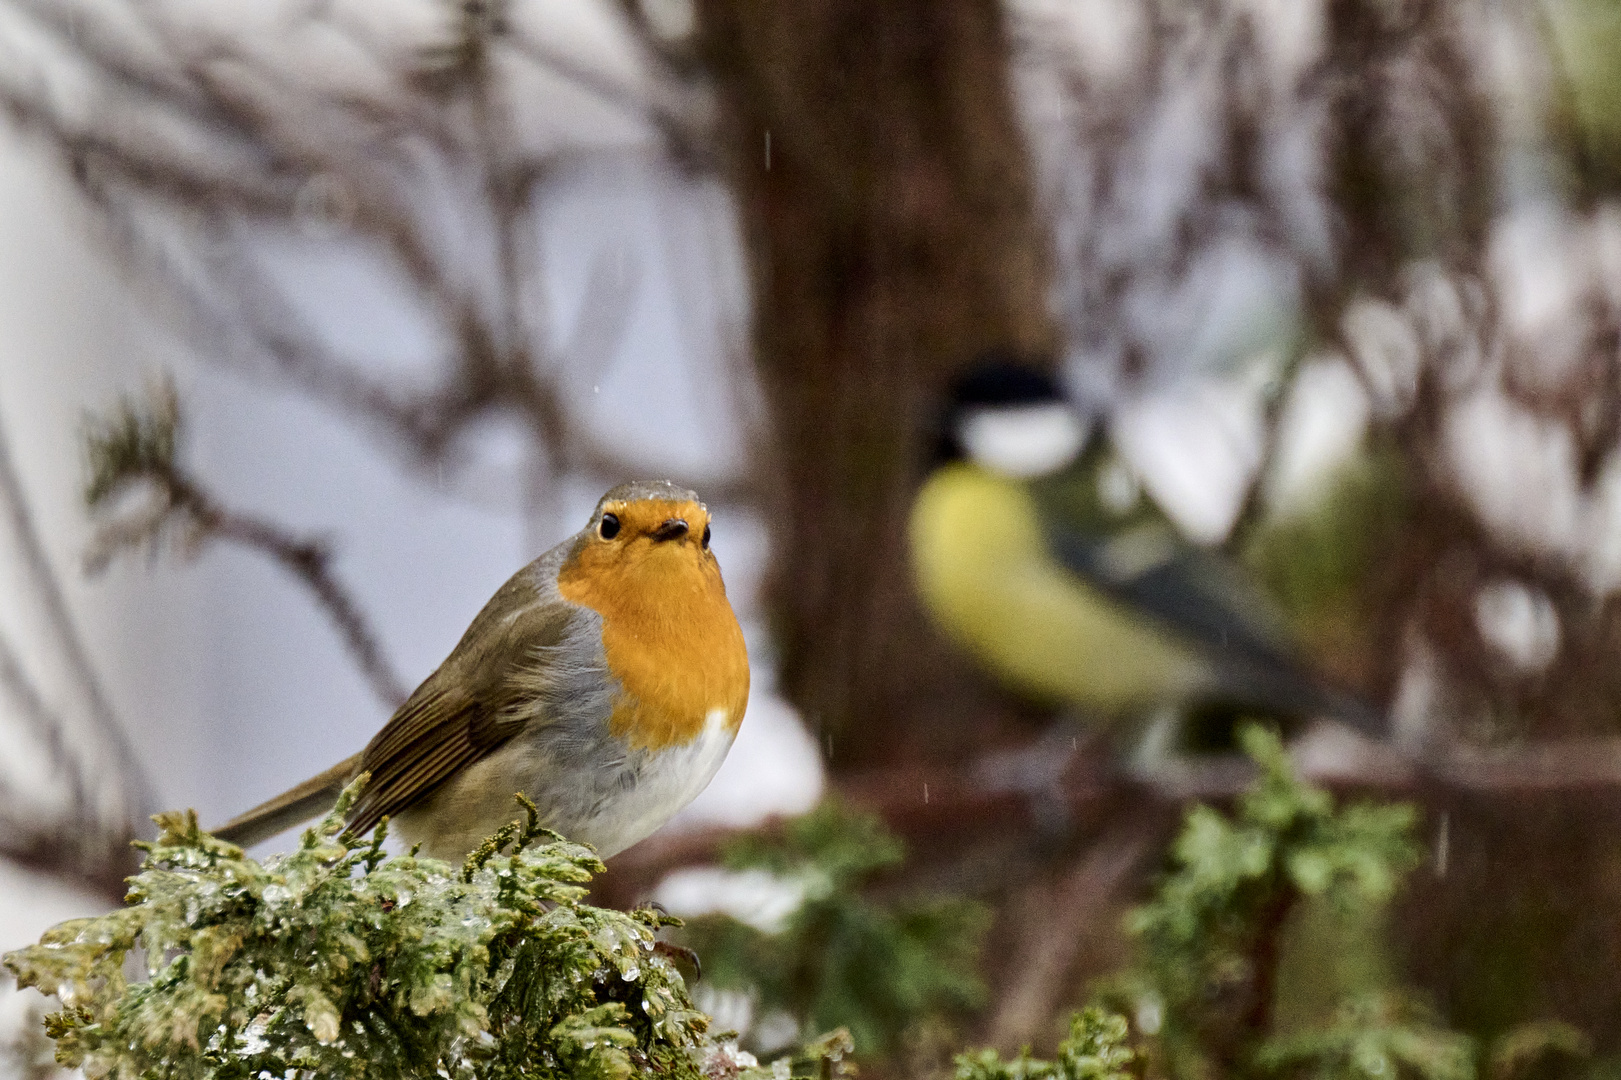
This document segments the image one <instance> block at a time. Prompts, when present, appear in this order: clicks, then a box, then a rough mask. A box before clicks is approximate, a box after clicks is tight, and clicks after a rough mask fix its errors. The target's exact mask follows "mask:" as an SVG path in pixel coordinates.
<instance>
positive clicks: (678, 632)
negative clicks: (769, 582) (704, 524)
mask: <svg viewBox="0 0 1621 1080" xmlns="http://www.w3.org/2000/svg"><path fill="white" fill-rule="evenodd" d="M682 509H683V507H682V506H681V504H671V509H670V512H671V513H674V514H679V513H680V512H681V510H682ZM696 509H697V508H696V507H693V510H696ZM557 587H558V591H559V592H560V593H561V594H562V596H563V598H564V599H565V600H569V601H571V602H573V603H576V604H582V605H584V606H586V607H589V608H591V609H592V610H594V611H596V612H597V613H598V614H599V615H601V616H602V647H603V652H604V654H605V656H606V659H607V662H608V668H609V670H610V671H611V672H612V673H613V675H614V677H615V678H616V679H617V680H618V681H619V685H620V688H621V692H620V694H619V697H618V699H617V700H616V701H615V704H614V710H613V713H612V715H611V716H610V718H609V721H608V723H609V729H610V731H611V732H612V733H613V734H614V736H615V737H617V738H620V739H623V740H624V741H625V742H626V743H627V744H628V745H629V746H630V747H631V748H633V749H645V750H653V751H658V750H666V749H670V748H672V747H677V746H684V745H686V744H688V743H690V742H692V741H693V740H694V739H696V738H698V736H699V735H701V734H702V733H703V731H704V729H705V728H706V726H710V725H716V726H724V727H726V728H727V730H728V734H735V733H736V731H737V727H738V725H739V724H741V723H742V721H743V712H744V709H745V708H746V707H747V705H748V698H749V658H748V650H747V648H746V646H745V645H744V643H743V631H742V629H741V628H740V627H739V626H738V624H737V617H736V616H735V615H734V614H733V613H732V606H731V604H730V602H728V600H727V599H726V586H725V584H724V582H722V580H721V575H720V567H719V565H718V564H717V563H716V562H715V559H714V556H713V555H711V554H710V552H709V551H708V550H707V549H704V548H702V547H700V545H699V543H698V541H697V539H696V538H690V539H683V540H673V541H653V540H645V541H637V543H636V546H635V548H634V549H631V550H627V551H623V552H620V553H618V554H617V555H615V556H612V557H610V556H609V554H608V553H607V552H605V551H603V550H602V549H601V548H598V547H595V546H592V545H586V546H584V547H582V548H580V549H577V550H576V552H575V553H574V554H573V555H572V556H571V557H570V558H569V560H568V561H567V562H565V563H564V564H563V567H562V568H561V570H560V571H559V573H558V577H557Z"/></svg>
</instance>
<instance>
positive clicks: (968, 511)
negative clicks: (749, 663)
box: [910, 357, 1385, 736]
mask: <svg viewBox="0 0 1621 1080" xmlns="http://www.w3.org/2000/svg"><path fill="white" fill-rule="evenodd" d="M1088 434H1089V433H1088V430H1087V424H1086V423H1084V422H1083V421H1082V419H1081V417H1080V416H1078V415H1077V414H1076V412H1075V410H1074V409H1073V408H1072V407H1071V406H1070V404H1069V403H1068V402H1067V401H1066V400H1065V399H1064V397H1063V395H1062V393H1061V392H1060V390H1059V387H1058V385H1057V383H1056V382H1054V381H1053V380H1052V379H1051V378H1049V377H1048V376H1046V375H1045V374H1042V373H1041V372H1039V371H1037V370H1036V369H1034V368H1033V367H1031V366H1029V365H1028V364H1025V363H1021V362H1018V361H1016V360H1012V359H1009V358H1005V357H995V358H989V359H987V360H986V361H985V362H983V363H982V364H981V365H980V366H979V367H977V368H976V369H974V370H973V371H971V372H970V373H969V374H968V375H967V376H965V377H964V378H963V379H962V380H961V381H960V382H959V383H958V384H957V385H956V387H955V388H954V390H953V392H952V395H951V400H950V403H949V407H948V410H947V412H946V419H945V423H944V430H943V432H942V440H941V444H940V452H939V455H938V456H939V459H940V460H939V462H938V465H937V467H936V468H935V469H934V470H933V471H932V472H931V474H930V475H929V477H928V478H927V480H926V481H925V482H924V484H923V486H922V488H921V489H920V491H919V492H918V494H917V497H916V500H915V501H914V503H913V507H912V513H911V521H910V550H911V557H912V566H913V572H914V578H915V581H916V585H917V589H918V593H919V595H920V597H921V598H922V600H923V603H924V607H925V608H926V610H927V611H928V612H929V614H930V615H931V616H932V618H933V619H934V621H935V622H936V624H937V625H938V626H939V627H940V629H941V630H942V631H943V632H944V634H945V635H946V636H947V637H948V638H950V639H952V640H954V641H955V642H957V643H958V644H959V645H960V646H961V647H962V648H963V649H964V650H965V651H966V652H968V653H969V654H971V655H973V656H974V657H975V658H976V659H978V660H979V661H980V662H981V663H983V664H984V665H985V667H986V668H987V669H988V670H989V671H991V672H992V673H993V674H995V675H997V676H999V677H1000V678H1001V680H1002V681H1003V682H1005V683H1006V684H1008V685H1009V686H1010V687H1011V688H1012V689H1015V690H1018V691H1022V692H1023V693H1025V694H1026V695H1027V696H1030V697H1033V698H1037V699H1042V700H1046V701H1049V702H1053V703H1062V704H1071V705H1078V706H1081V707H1083V708H1085V709H1087V710H1088V711H1090V712H1092V713H1094V714H1098V715H1102V716H1105V717H1118V716H1120V715H1122V714H1129V713H1133V712H1137V713H1142V712H1145V711H1148V710H1152V709H1154V708H1156V707H1161V706H1178V707H1180V706H1186V705H1203V704H1223V705H1228V706H1237V707H1239V708H1241V709H1242V708H1250V709H1259V710H1261V711H1263V712H1266V713H1268V714H1269V715H1275V716H1280V717H1299V718H1315V717H1319V716H1330V717H1333V718H1335V719H1339V720H1342V721H1345V722H1347V723H1349V724H1351V725H1352V726H1353V727H1356V728H1358V729H1360V730H1362V731H1363V732H1364V733H1366V734H1369V735H1374V736H1379V735H1381V734H1383V733H1384V730H1385V724H1384V722H1383V720H1382V718H1381V716H1380V715H1379V713H1378V712H1377V711H1376V710H1375V709H1373V708H1372V707H1370V706H1369V705H1367V704H1366V703H1364V702H1362V701H1360V700H1359V699H1357V698H1355V697H1354V696H1353V695H1350V694H1348V693H1345V692H1343V691H1340V690H1338V689H1336V688H1334V687H1331V686H1330V685H1328V684H1327V683H1326V682H1325V681H1324V680H1323V679H1321V678H1320V677H1319V676H1318V675H1317V674H1316V673H1315V672H1313V671H1311V670H1310V669H1309V668H1308V667H1307V666H1306V665H1304V664H1303V663H1302V662H1301V660H1300V658H1299V657H1298V656H1297V654H1296V652H1295V650H1294V649H1293V647H1292V643H1291V642H1290V641H1289V639H1288V636H1287V634H1286V633H1285V632H1284V630H1283V626H1282V621H1281V620H1280V619H1278V618H1276V617H1275V616H1274V615H1273V614H1272V613H1271V612H1270V611H1269V609H1268V607H1267V605H1266V603H1265V601H1264V599H1263V598H1262V597H1261V595H1260V594H1259V592H1258V590H1256V589H1255V588H1254V587H1253V586H1252V585H1250V583H1249V582H1247V581H1246V580H1245V579H1244V577H1243V575H1242V574H1240V573H1239V572H1238V571H1237V569H1236V568H1235V567H1232V566H1231V565H1229V564H1226V563H1225V562H1224V561H1222V560H1221V559H1219V558H1217V557H1216V556H1215V555H1214V554H1213V553H1210V552H1206V551H1204V550H1202V549H1199V548H1196V547H1195V546H1194V545H1192V544H1190V543H1188V542H1187V541H1185V540H1183V539H1182V538H1181V537H1180V535H1179V534H1177V533H1176V531H1175V529H1174V528H1173V527H1172V526H1171V525H1170V523H1169V521H1168V520H1166V519H1164V518H1163V516H1162V515H1158V514H1155V513H1148V512H1143V511H1141V509H1140V508H1139V510H1138V511H1137V512H1132V511H1131V510H1130V509H1129V508H1127V507H1125V506H1117V507H1116V508H1115V511H1114V512H1099V510H1098V507H1097V505H1096V503H1095V501H1094V503H1093V504H1092V505H1090V506H1082V507H1080V508H1079V511H1080V512H1075V511H1076V510H1077V507H1076V505H1075V504H1076V503H1077V500H1076V499H1074V498H1072V497H1070V498H1066V497H1065V496H1066V493H1072V492H1073V490H1074V489H1075V487H1076V486H1077V485H1076V483H1075V482H1076V480H1077V479H1078V478H1079V479H1080V480H1081V482H1082V484H1083V485H1084V486H1086V487H1089V488H1090V489H1091V490H1093V491H1096V490H1097V485H1098V478H1097V476H1096V475H1093V474H1092V473H1091V472H1089V471H1088V469H1087V467H1086V465H1087V464H1088V463H1083V465H1079V466H1078V465H1077V463H1078V462H1080V461H1081V459H1082V457H1083V451H1086V449H1087V444H1088V441H1089V440H1088Z"/></svg>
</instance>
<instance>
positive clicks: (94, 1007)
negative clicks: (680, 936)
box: [6, 787, 780, 1080]
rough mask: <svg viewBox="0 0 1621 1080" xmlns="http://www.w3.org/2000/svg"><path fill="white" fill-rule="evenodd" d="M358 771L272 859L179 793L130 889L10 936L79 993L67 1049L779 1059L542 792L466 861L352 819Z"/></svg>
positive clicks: (222, 1070) (35, 974)
mask: <svg viewBox="0 0 1621 1080" xmlns="http://www.w3.org/2000/svg"><path fill="white" fill-rule="evenodd" d="M355 790H356V789H355V788H353V787H352V788H351V789H350V791H348V792H346V793H345V797H344V799H343V800H341V801H340V802H339V805H338V807H337V808H336V809H335V810H334V811H333V813H332V814H331V815H329V816H328V817H327V818H326V819H325V821H324V822H323V823H322V824H321V825H320V826H318V827H317V828H314V829H311V830H309V831H307V832H306V833H305V834H304V837H303V841H302V843H301V844H300V845H299V847H298V849H297V850H296V851H294V852H292V853H291V854H288V855H284V856H276V857H273V858H271V859H268V860H266V861H265V862H263V863H260V862H257V861H255V860H253V859H249V858H247V857H246V856H245V855H244V854H243V852H242V851H241V850H240V849H239V848H237V847H235V846H234V845H231V844H228V843H225V842H223V841H220V840H217V839H215V838H213V837H211V836H209V835H208V834H206V833H204V832H202V831H201V830H199V829H198V827H197V821H196V817H195V815H193V814H189V813H187V814H179V813H169V814H164V815H160V816H159V819H158V822H159V826H160V835H159V837H158V839H157V840H156V841H155V842H152V843H150V844H148V845H145V847H146V859H145V862H144V865H143V866H142V869H141V871H140V873H139V874H138V875H137V876H136V877H134V878H133V879H131V887H130V893H129V903H128V904H127V905H126V906H125V907H124V908H122V909H120V910H118V911H114V912H112V913H110V914H107V915H103V916H100V917H97V918H92V919H81V920H75V921H72V922H67V923H63V924H61V925H59V926H57V927H55V928H54V929H52V930H50V931H49V932H47V933H46V935H45V936H44V938H43V939H42V940H41V942H40V943H39V944H38V945H33V946H30V947H28V948H25V949H21V950H18V951H17V952H14V953H11V954H9V955H8V956H7V957H6V964H7V966H9V967H10V968H11V969H12V970H13V971H14V972H16V974H17V976H18V978H19V980H20V981H21V982H22V983H23V984H24V985H32V986H37V987H39V988H40V989H41V990H43V991H45V992H46V993H50V994H55V995H56V997H57V999H58V1000H59V1001H60V1002H61V1003H62V1010H61V1011H60V1012H58V1013H56V1014H54V1015H53V1016H52V1017H50V1019H49V1021H48V1030H49V1033H50V1034H51V1036H52V1037H53V1038H54V1039H55V1040H56V1045H57V1054H58V1057H59V1059H60V1060H61V1061H63V1062H65V1063H68V1064H72V1065H78V1066H81V1067H82V1068H83V1069H84V1070H85V1073H86V1074H87V1075H89V1076H92V1077H100V1076H112V1077H118V1078H135V1077H160V1076H161V1077H166V1078H167V1077H176V1078H185V1077H197V1078H202V1077H222V1078H223V1077H259V1076H265V1075H269V1076H276V1077H280V1076H291V1075H318V1076H322V1077H327V1078H340V1077H341V1078H361V1077H390V1078H394V1077H406V1076H424V1077H427V1076H442V1077H458V1078H459V1077H466V1078H475V1077H477V1078H489V1080H495V1078H506V1077H553V1078H561V1077H565V1076H566V1077H570V1078H579V1080H629V1078H631V1077H635V1076H647V1077H652V1076H658V1077H660V1078H661V1080H680V1078H682V1077H685V1078H688V1080H699V1077H701V1076H704V1075H708V1076H711V1077H724V1078H725V1080H738V1078H739V1077H740V1076H741V1077H746V1076H747V1075H748V1074H750V1073H751V1072H752V1071H753V1070H755V1069H756V1068H758V1067H757V1066H755V1065H754V1062H753V1060H752V1059H750V1058H749V1057H748V1056H747V1055H739V1054H738V1053H736V1052H735V1050H730V1049H728V1048H727V1047H725V1046H723V1045H721V1044H718V1043H716V1042H715V1041H714V1040H713V1039H712V1038H711V1037H710V1036H709V1034H708V1033H707V1028H708V1019H707V1018H706V1017H705V1016H704V1015H703V1014H702V1013H700V1012H699V1011H698V1010H697V1009H695V1008H694V1007H693V1005H692V1002H691V1000H690V999H689V997H688V995H687V990H686V987H685V985H684V983H683V981H682V979H681V976H680V974H679V973H678V972H677V971H676V970H675V968H674V967H673V966H672V965H671V964H670V962H669V961H668V960H666V959H665V958H664V957H663V956H662V955H661V954H660V953H659V952H657V951H655V949H654V940H655V939H654V934H655V931H657V930H658V929H659V927H660V926H661V925H662V924H663V923H665V922H666V921H668V919H667V917H666V916H663V915H661V914H659V913H658V912H656V911H652V910H640V911H635V912H631V913H629V914H626V913H622V912H618V911H611V910H606V909H602V908H597V907H593V906H591V905H588V904H585V903H583V902H582V899H583V897H584V895H585V883H586V882H587V881H588V880H589V879H590V877H591V875H592V874H593V873H595V872H597V871H598V870H600V869H601V863H600V862H599V861H598V860H597V858H596V856H595V855H594V854H593V853H592V852H591V851H590V849H588V848H585V847H581V846H579V845H576V844H571V843H568V842H566V841H564V840H563V839H562V838H561V837H559V836H557V835H556V834H555V833H549V832H548V831H547V830H544V829H541V828H539V827H538V826H537V825H536V818H535V814H534V811H533V808H532V807H530V808H528V817H529V820H528V822H527V823H524V822H523V821H521V820H519V821H514V822H513V823H512V824H511V825H509V826H507V827H506V828H505V829H503V830H502V831H501V832H500V833H498V834H497V835H496V836H494V837H492V838H491V839H490V840H489V841H487V842H486V843H485V844H484V845H483V847H481V848H480V849H479V850H478V851H476V852H474V853H473V855H472V856H470V857H469V859H468V861H467V863H466V865H465V866H463V867H455V866H451V865H449V864H446V863H443V862H438V861H435V860H431V859H419V858H415V857H412V856H409V855H408V856H399V857H393V858H390V857H388V856H386V855H385V853H384V852H383V850H382V847H381V842H382V837H381V835H374V836H373V837H372V838H371V839H370V840H368V841H364V842H354V841H351V840H349V839H348V838H346V837H344V836H343V832H342V822H343V811H344V809H345V807H346V805H347V804H348V802H349V801H350V800H352V799H353V797H354V794H355ZM515 816H516V813H515ZM381 832H382V829H379V830H378V833H379V834H380V833H381ZM136 973H138V974H139V978H138V980H137V979H135V978H134V976H135V974H136ZM758 1071H759V1075H760V1077H761V1080H764V1078H765V1077H768V1076H771V1075H772V1073H771V1072H770V1070H767V1069H759V1070H758ZM779 1071H780V1068H779Z"/></svg>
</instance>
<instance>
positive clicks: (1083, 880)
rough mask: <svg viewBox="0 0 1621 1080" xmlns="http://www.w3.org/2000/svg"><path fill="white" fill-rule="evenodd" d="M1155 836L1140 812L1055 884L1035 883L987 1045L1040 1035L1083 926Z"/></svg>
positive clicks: (1100, 912)
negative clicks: (1138, 815)
mask: <svg viewBox="0 0 1621 1080" xmlns="http://www.w3.org/2000/svg"><path fill="white" fill-rule="evenodd" d="M1159 839H1160V837H1159V822H1158V821H1157V820H1156V819H1155V818H1154V816H1153V815H1146V816H1141V817H1139V818H1137V819H1136V820H1134V822H1133V823H1132V824H1130V825H1128V826H1127V827H1126V828H1125V829H1123V830H1119V831H1117V832H1115V833H1114V834H1113V835H1109V836H1106V838H1105V839H1104V840H1103V842H1102V843H1099V844H1098V845H1097V846H1096V847H1094V848H1093V849H1092V850H1090V851H1088V852H1087V853H1086V854H1085V856H1083V857H1082V858H1081V859H1079V860H1078V861H1077V862H1075V863H1074V865H1072V866H1071V867H1070V868H1069V869H1068V871H1067V872H1065V873H1064V875H1063V876H1062V878H1061V879H1060V880H1059V881H1057V882H1056V883H1052V884H1048V885H1043V886H1041V887H1039V889H1038V895H1036V896H1034V897H1032V899H1033V900H1034V901H1035V903H1034V904H1033V905H1032V907H1033V910H1031V911H1029V912H1028V913H1027V914H1028V916H1029V917H1028V918H1027V919H1026V920H1025V922H1026V926H1025V927H1024V928H1023V929H1024V930H1025V931H1026V932H1025V933H1023V934H1022V935H1021V936H1020V939H1019V940H1018V941H1017V942H1016V943H1015V944H1014V949H1015V950H1016V952H1015V955H1014V957H1013V959H1012V961H1011V963H1010V964H1009V970H1010V971H1012V972H1013V973H1014V974H1013V979H1012V981H1011V983H1010V984H1009V985H1008V986H1007V987H1005V988H1004V989H1003V991H1002V993H1001V995H1000V1004H999V1005H998V1007H997V1010H996V1014H995V1015H994V1016H993V1017H992V1018H991V1022H990V1027H989V1032H990V1034H989V1036H988V1037H987V1041H988V1042H989V1043H990V1044H991V1045H992V1046H999V1047H1004V1048H1007V1049H1017V1048H1018V1047H1020V1046H1022V1045H1026V1044H1028V1043H1029V1042H1030V1041H1031V1040H1033V1039H1035V1038H1036V1037H1037V1036H1039V1035H1041V1034H1042V1027H1043V1025H1045V1024H1046V1023H1048V1022H1049V1021H1050V1020H1051V1019H1052V1017H1053V1016H1054V1015H1056V1014H1057V1013H1058V1010H1059V1006H1060V1005H1062V1004H1063V995H1064V991H1065V989H1066V988H1067V979H1068V977H1069V974H1070V971H1071V969H1073V968H1074V966H1075V959H1076V957H1077V956H1078V955H1079V953H1080V951H1081V946H1082V945H1083V943H1084V941H1085V937H1086V929H1087V927H1089V926H1093V925H1096V924H1097V923H1098V922H1099V921H1100V919H1101V917H1102V916H1104V915H1105V914H1106V913H1107V912H1108V908H1109V904H1110V902H1111V901H1112V900H1114V899H1115V898H1116V896H1118V895H1119V892H1120V887H1121V885H1122V884H1123V883H1125V882H1126V881H1127V879H1129V878H1130V877H1131V875H1132V872H1133V871H1134V870H1136V868H1137V867H1138V866H1139V865H1141V863H1142V861H1143V857H1144V856H1145V855H1146V854H1147V853H1148V852H1149V850H1150V848H1151V846H1152V845H1153V843H1154V842H1155V841H1157V840H1159Z"/></svg>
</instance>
